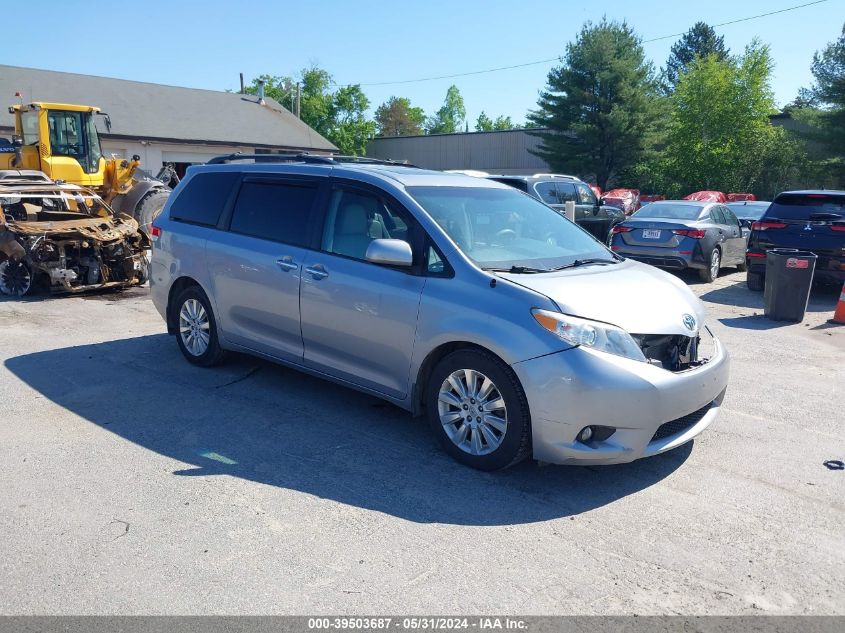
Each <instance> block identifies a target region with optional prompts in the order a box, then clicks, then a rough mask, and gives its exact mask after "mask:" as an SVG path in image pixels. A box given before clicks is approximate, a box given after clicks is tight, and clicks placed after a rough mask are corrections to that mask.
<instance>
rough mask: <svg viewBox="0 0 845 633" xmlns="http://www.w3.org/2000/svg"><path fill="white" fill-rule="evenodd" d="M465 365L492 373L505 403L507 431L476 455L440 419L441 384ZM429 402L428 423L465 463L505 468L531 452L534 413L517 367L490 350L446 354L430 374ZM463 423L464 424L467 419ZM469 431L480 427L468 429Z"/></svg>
mask: <svg viewBox="0 0 845 633" xmlns="http://www.w3.org/2000/svg"><path fill="white" fill-rule="evenodd" d="M461 369H470V370H474V371H476V372H480V373H481V374H484V376H486V377H488V378H489V379H490V380H491V381H492V382H493V383H494V384H495V389H496V390H497V391H498V392H499V395H500V396H501V398H502V399H503V400H504V403H505V407H506V411H507V413H506V419H507V426H506V429H505V432H504V435H502V436H500V437H501V440H500V442H501V443H500V444H499V445H498V447H497V448H496V449H495V450H493V451H492V452H489V453H487V454H483V455H473V454H471V453H469V452H467V451H465V450H463V449H462V448H460V447H459V446H458V445H457V444H455V443H454V442H453V441H452V440H451V439H450V437H449V435H448V434H447V432H446V430H445V428H444V425H443V424H442V423H441V422H440V413H439V410H438V401H439V394H440V389H441V386H442V385H444V384H445V383H446V380H447V378H448V377H449V376H450V375H451V374H452V373H453V372H456V371H459V370H461ZM425 405H426V417H427V418H428V423H429V425H430V426H431V429H432V431H433V432H434V434H435V436H436V437H437V440H438V442H439V443H440V445H441V446H442V447H443V450H445V451H446V452H447V453H449V454H450V455H451V456H452V457H453V458H455V460H457V461H459V462H460V463H462V464H465V465H467V466H471V467H472V468H477V469H479V470H486V471H491V470H501V469H502V468H508V467H509V466H513V465H514V464H517V463H519V462H521V461H522V460H523V459H525V458H526V457H527V456H528V455H529V454H530V453H531V416H530V413H529V410H528V400H527V398H526V397H525V392H524V391H523V390H522V385H520V384H519V379H518V378H517V377H516V375H515V374H514V373H513V370H511V368H510V367H508V366H507V365H506V364H504V363H503V362H502V361H500V360H499V359H498V358H496V357H495V356H493V355H492V354H490V353H489V352H485V351H483V350H480V349H465V350H458V351H456V352H452V353H451V354H449V355H448V356H446V357H445V358H443V359H442V360H441V361H440V362H439V363H437V365H436V366H435V367H434V369H433V370H432V372H431V374H430V376H429V378H428V383H427V385H426V391H425ZM457 411H460V409H457ZM457 411H456V412H457ZM482 415H483V414H482ZM460 424H461V425H463V422H460ZM467 433H469V434H472V433H480V431H477V430H467ZM481 435H483V434H481Z"/></svg>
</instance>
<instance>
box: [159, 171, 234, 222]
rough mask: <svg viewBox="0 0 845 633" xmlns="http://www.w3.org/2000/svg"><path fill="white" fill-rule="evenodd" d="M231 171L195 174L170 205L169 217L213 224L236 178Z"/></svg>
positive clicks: (183, 220)
mask: <svg viewBox="0 0 845 633" xmlns="http://www.w3.org/2000/svg"><path fill="white" fill-rule="evenodd" d="M238 175H239V174H238V173H236V172H233V171H226V172H217V173H205V174H197V175H196V176H194V177H193V178H191V179H190V180H189V181H188V182H187V183H186V184H185V188H184V189H182V191H181V192H180V193H179V195H178V196H177V197H176V200H174V201H173V205H172V206H171V207H170V218H171V219H173V220H180V221H182V222H190V223H192V224H203V225H205V226H214V225H216V224H217V220H218V218H219V217H220V213H221V212H222V211H223V206H224V205H225V204H226V200H227V199H228V197H229V194H230V193H231V191H232V186H233V185H234V184H235V181H236V180H237V178H238Z"/></svg>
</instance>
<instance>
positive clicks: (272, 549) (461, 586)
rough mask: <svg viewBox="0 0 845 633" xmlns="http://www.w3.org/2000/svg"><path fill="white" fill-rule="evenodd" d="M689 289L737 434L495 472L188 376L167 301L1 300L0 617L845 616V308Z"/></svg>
mask: <svg viewBox="0 0 845 633" xmlns="http://www.w3.org/2000/svg"><path fill="white" fill-rule="evenodd" d="M685 280H686V281H688V282H689V283H690V285H691V286H692V287H693V289H694V290H695V292H696V293H697V294H699V295H700V296H701V297H702V299H703V300H704V301H705V302H706V304H707V308H708V311H709V324H710V325H711V326H712V328H713V329H714V330H715V332H716V334H717V335H718V336H719V337H720V338H721V339H722V340H723V342H724V343H725V344H726V346H727V347H728V349H729V351H730V353H731V355H732V358H733V365H732V377H731V383H730V387H729V390H728V393H727V397H726V400H725V403H724V407H723V412H722V415H721V417H720V418H719V419H718V420H717V421H716V423H715V424H714V425H713V426H712V427H711V428H710V429H708V430H707V431H706V432H705V433H704V434H703V435H701V436H700V437H699V438H698V439H696V440H695V441H694V442H693V443H691V444H687V445H686V446H684V447H682V448H679V449H677V450H675V451H672V452H670V453H667V454H664V455H661V456H657V457H653V458H650V459H645V460H641V461H638V462H635V463H632V464H626V465H619V466H607V467H589V468H585V467H574V466H568V467H560V466H547V467H538V466H537V465H536V464H535V463H533V462H526V463H524V464H522V465H520V466H518V467H516V468H514V469H512V470H509V471H505V472H499V473H481V472H476V471H473V470H470V469H467V468H465V467H462V466H460V465H458V464H456V463H455V462H453V461H452V460H451V459H450V458H449V457H447V456H446V455H445V454H443V453H442V452H441V451H440V450H439V449H438V448H437V446H436V445H435V442H434V440H433V438H432V436H431V435H430V433H429V432H428V430H427V428H426V425H425V423H424V422H423V421H422V420H420V419H414V418H412V417H411V416H410V415H409V414H407V413H406V412H404V411H402V410H400V409H397V408H395V407H393V406H391V405H388V404H386V403H384V402H382V401H379V400H377V399H375V398H372V397H369V396H365V395H361V394H358V393H356V392H354V391H350V390H348V389H345V388H342V387H338V386H335V385H333V384H330V383H327V382H323V381H320V380H318V379H315V378H311V377H308V376H305V375H302V374H299V373H297V372H295V371H292V370H288V369H284V368H281V367H278V366H275V365H272V364H270V363H267V362H264V361H259V360H255V359H252V358H248V357H241V356H238V357H235V358H232V359H231V360H230V361H229V362H228V363H227V364H225V365H224V366H222V367H219V368H215V369H200V368H196V367H193V366H190V365H189V364H188V363H186V362H185V361H184V360H183V359H182V357H181V355H180V353H179V351H178V349H177V346H176V342H175V340H174V339H173V338H172V337H170V336H168V335H167V334H165V333H164V332H165V330H164V324H163V322H162V321H161V319H160V318H159V315H158V313H157V312H156V311H155V310H154V308H153V306H152V304H151V302H150V301H149V298H148V292H147V290H146V289H137V290H132V291H126V292H123V293H109V294H101V295H93V296H84V297H78V296H77V297H55V298H51V297H40V298H35V299H32V300H26V301H19V300H11V299H6V300H0V401H2V402H3V405H2V406H0V536H1V537H2V540H0V552H1V554H0V613H2V614H212V613H213V614H292V613H293V614H313V613H346V614H352V613H358V614H363V613H385V614H387V613H390V614H408V613H416V614H428V613H455V614H458V613H460V614H483V613H497V614H573V613H582V614H583V613H590V614H641V615H644V614H676V613H677V614H687V615H691V614H738V613H742V614H763V613H766V614H801V613H813V614H845V585H843V582H842V570H843V569H845V507H844V506H843V499H845V494H844V493H845V471H842V470H832V469H830V468H828V467H827V466H825V462H829V460H845V413H843V410H844V408H843V388H845V368H844V366H845V326H834V325H830V324H827V323H826V320H827V319H828V318H830V316H831V315H832V313H833V307H834V305H835V302H836V297H837V296H838V289H820V290H817V291H815V292H814V295H813V298H812V301H811V304H810V311H809V312H808V316H807V319H806V320H805V323H803V324H784V323H776V322H772V321H769V320H768V319H766V318H765V317H764V316H762V313H763V310H762V295H761V294H760V293H751V292H750V291H748V290H747V289H746V288H745V284H744V281H743V280H744V275H742V274H740V273H734V274H728V275H726V276H724V277H722V278H720V279H719V280H717V282H716V283H714V284H702V283H700V282H698V281H697V280H696V278H695V277H694V276H690V277H688V278H687V277H685ZM620 406H624V405H620Z"/></svg>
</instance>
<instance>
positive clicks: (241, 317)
mask: <svg viewBox="0 0 845 633" xmlns="http://www.w3.org/2000/svg"><path fill="white" fill-rule="evenodd" d="M242 158H243V157H230V159H232V160H234V159H237V160H242ZM264 160H267V159H266V157H264ZM275 160H278V161H280V162H279V163H276V164H269V163H255V164H247V163H243V162H227V159H226V158H221V159H218V160H215V161H212V162H213V163H214V164H209V165H204V166H199V167H193V168H191V169H189V170H188V174H187V176H186V178H185V180H183V182H182V183H181V184H180V185H179V186H177V188H176V190H175V191H174V193H173V195H172V196H171V197H170V199H169V200H168V202H167V204H166V206H165V208H164V210H163V211H162V214H161V215H160V216H159V217H158V218H157V219H156V220H155V223H154V225H153V228H152V231H151V233H152V235H153V240H154V247H153V256H152V263H151V271H152V284H151V286H152V297H153V302H154V303H155V305H156V307H157V309H158V310H159V312H160V313H161V315H162V316H163V317H164V319H165V321H166V323H167V330H168V332H170V333H171V334H174V335H176V341H177V343H178V345H179V348H180V349H181V351H182V353H183V354H184V356H185V358H186V359H187V360H188V361H189V362H191V363H194V364H196V365H201V366H210V365H214V364H216V363H218V362H220V361H221V359H222V358H223V357H224V355H225V353H226V351H228V350H235V351H239V352H245V353H248V354H254V355H256V356H261V357H264V358H267V359H269V360H272V361H275V362H279V363H282V364H285V365H288V366H291V367H294V368H296V369H299V370H302V371H305V372H308V373H310V374H313V375H316V376H320V377H323V378H327V379H329V380H332V381H335V382H337V383H340V384H342V385H346V386H349V387H353V388H355V389H359V390H361V391H364V392H367V393H370V394H374V395H376V396H379V397H381V398H384V399H385V400H388V401H390V402H393V403H395V404H396V405H398V406H400V407H403V408H405V409H408V410H409V411H412V412H415V413H424V414H425V416H426V417H427V419H428V422H429V424H430V425H431V428H432V430H433V432H434V434H435V435H436V436H437V438H438V440H439V441H440V443H441V444H442V445H443V447H444V448H445V450H446V451H448V452H449V453H450V454H451V455H452V456H454V457H455V458H456V459H457V460H459V461H460V462H462V463H464V464H467V465H470V466H473V467H476V468H481V469H485V470H492V469H498V468H503V467H506V466H509V465H511V464H514V463H516V462H518V461H520V460H521V459H523V458H524V457H526V456H528V455H529V454H531V453H532V452H533V456H534V458H535V459H537V460H542V461H545V462H557V463H565V462H584V463H590V464H607V463H618V462H628V461H632V460H634V459H637V458H639V457H644V456H647V455H654V454H656V453H661V452H663V451H667V450H669V449H672V448H674V447H676V446H679V445H681V444H683V443H685V442H687V441H689V440H691V439H692V438H693V437H695V436H696V435H697V434H698V433H700V432H701V431H702V430H703V429H704V428H706V427H707V426H708V425H709V424H710V423H711V422H712V421H713V420H714V419H715V417H716V415H717V414H718V411H719V407H720V403H721V402H722V397H723V395H724V393H725V389H726V385H727V381H728V364H729V361H728V356H727V353H726V352H725V350H724V349H723V348H722V346H721V344H720V343H719V342H718V341H717V340H716V338H715V337H714V336H713V335H712V333H711V332H710V330H709V329H708V328H707V326H706V325H705V324H704V322H705V314H704V308H703V306H702V304H701V302H700V301H699V300H698V299H697V298H696V297H695V296H694V295H693V294H692V293H691V292H690V290H689V289H688V288H687V287H686V285H685V284H683V283H682V282H681V281H679V280H677V279H675V278H674V277H672V276H671V275H668V274H666V273H664V272H661V271H660V270H658V269H656V268H652V267H651V266H646V265H643V264H640V263H637V262H634V261H630V260H623V259H622V258H620V257H618V256H616V255H614V254H613V253H612V252H611V251H610V250H609V249H607V248H606V247H605V246H604V245H602V244H601V243H599V242H597V241H596V240H595V239H593V238H592V237H591V236H590V235H589V234H587V233H586V232H585V231H583V230H582V229H580V228H578V227H577V226H575V225H574V224H572V223H571V222H569V221H568V220H566V219H565V218H563V217H561V216H560V215H559V214H558V213H556V212H555V211H553V210H552V209H550V208H549V207H548V206H546V205H544V204H542V203H540V202H538V201H537V200H534V199H533V198H531V197H529V196H525V195H523V194H521V193H519V192H518V191H516V190H514V189H512V188H510V187H507V186H505V185H502V184H500V183H497V182H493V181H489V180H485V179H480V178H474V177H470V176H462V175H455V174H443V173H441V172H434V171H424V170H421V169H416V168H411V167H407V166H398V165H394V164H386V163H385V164H382V163H374V164H373V161H369V162H368V163H363V164H360V163H344V162H341V161H339V160H332V159H327V158H321V157H312V156H299V157H276V158H275ZM282 161H287V162H282ZM550 236H551V237H553V238H554V239H553V240H550V239H549V237H550ZM345 422H346V421H345V420H337V423H338V424H344V423H345ZM303 423H305V424H307V420H303Z"/></svg>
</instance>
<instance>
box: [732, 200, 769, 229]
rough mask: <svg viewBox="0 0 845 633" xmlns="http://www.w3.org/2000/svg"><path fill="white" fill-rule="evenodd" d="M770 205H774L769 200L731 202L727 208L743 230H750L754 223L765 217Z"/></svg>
mask: <svg viewBox="0 0 845 633" xmlns="http://www.w3.org/2000/svg"><path fill="white" fill-rule="evenodd" d="M770 204H772V203H771V202H769V201H767V200H765V201H764V200H754V201H748V202H729V203H728V204H726V205H725V206H726V207H728V209H730V210H731V211H733V213H734V215H735V216H736V217H737V218H738V219H739V223H740V224H741V225H742V226H743V228H747V229H750V228H751V225H752V224H753V223H754V222H756V221H757V220H759V219H760V218H761V217H763V214H764V213H765V212H766V209H768V208H769V205H770Z"/></svg>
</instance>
